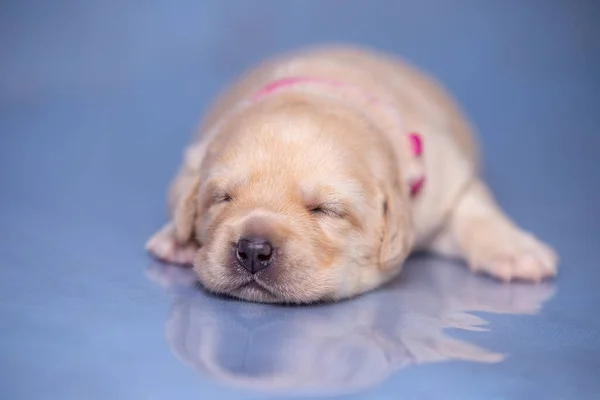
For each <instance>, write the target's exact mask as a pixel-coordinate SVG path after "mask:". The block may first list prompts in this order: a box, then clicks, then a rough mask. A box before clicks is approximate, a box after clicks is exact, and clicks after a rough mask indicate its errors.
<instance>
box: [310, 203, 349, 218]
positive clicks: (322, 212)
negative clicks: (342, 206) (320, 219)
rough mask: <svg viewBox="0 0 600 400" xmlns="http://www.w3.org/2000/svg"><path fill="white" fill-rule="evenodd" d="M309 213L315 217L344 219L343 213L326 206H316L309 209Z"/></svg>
mask: <svg viewBox="0 0 600 400" xmlns="http://www.w3.org/2000/svg"><path fill="white" fill-rule="evenodd" d="M309 211H310V213H311V214H312V215H315V216H324V217H332V218H342V217H343V216H344V215H343V213H342V212H340V211H339V210H337V209H333V208H328V207H324V206H314V207H311V208H309Z"/></svg>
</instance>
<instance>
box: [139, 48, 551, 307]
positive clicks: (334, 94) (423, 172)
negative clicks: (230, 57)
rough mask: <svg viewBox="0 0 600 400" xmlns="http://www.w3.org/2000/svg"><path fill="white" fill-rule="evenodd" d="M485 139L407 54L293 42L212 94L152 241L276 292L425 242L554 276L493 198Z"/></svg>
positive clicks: (214, 285) (501, 271) (478, 262)
mask: <svg viewBox="0 0 600 400" xmlns="http://www.w3.org/2000/svg"><path fill="white" fill-rule="evenodd" d="M476 147H477V146H476V143H475V139H474V135H473V128H472V127H471V125H470V124H469V122H468V121H467V119H466V118H465V117H464V116H463V114H462V113H461V110H460V109H459V108H458V106H457V105H456V104H455V103H454V102H453V100H452V99H451V98H450V96H449V95H448V94H446V93H445V91H444V89H443V88H442V87H441V86H440V85H439V84H438V83H436V82H435V81H434V80H433V79H432V78H430V77H429V76H427V75H425V74H424V73H422V72H420V71H418V70H417V69H416V68H414V67H412V66H411V65H409V64H407V63H406V62H404V61H402V60H400V59H398V58H396V57H393V56H390V55H386V54H382V53H380V52H378V51H375V50H370V49H362V48H355V47H347V46H322V47H316V48H308V49H300V50H298V51H296V52H293V53H287V54H283V55H280V56H279V57H274V58H272V59H269V60H267V61H265V62H263V63H262V64H260V65H258V66H256V67H255V68H254V69H252V70H251V71H249V72H248V73H247V74H245V75H244V76H242V77H241V78H240V79H239V80H238V81H237V82H235V83H234V84H233V85H232V86H231V87H230V88H229V89H228V90H226V91H225V92H224V93H223V94H222V96H221V97H219V98H218V99H217V100H216V102H215V103H214V105H213V107H212V108H211V109H210V110H209V112H208V114H207V115H206V116H205V118H204V120H203V123H202V124H201V126H200V129H199V134H198V135H197V137H196V138H195V139H194V140H193V141H192V143H191V144H190V145H189V147H188V148H187V149H186V152H185V155H184V160H183V164H182V166H181V169H180V171H179V172H178V174H177V176H176V177H175V179H174V182H173V184H172V187H171V190H170V196H169V210H170V215H171V220H170V222H169V223H167V224H166V225H165V226H164V227H163V228H162V229H160V230H159V231H158V232H157V233H156V234H155V235H154V236H152V237H151V238H150V240H149V241H148V243H147V245H146V248H147V250H148V251H149V252H150V253H152V254H153V255H154V256H155V257H157V258H159V259H161V260H164V261H166V262H172V263H181V264H193V266H194V271H195V272H196V274H197V276H198V278H199V280H200V282H201V283H202V284H203V286H204V287H205V288H206V289H208V290H209V291H212V292H216V293H223V294H227V295H231V296H234V297H237V298H240V299H245V300H250V301H259V302H273V303H277V302H282V303H313V302H317V301H331V300H339V299H344V298H349V297H352V296H355V295H358V294H360V293H363V292H366V291H369V290H371V289H373V288H376V287H378V286H380V285H382V284H383V283H385V282H387V281H389V280H390V279H391V278H393V277H394V276H396V275H397V274H398V273H399V272H400V271H401V269H402V263H403V261H404V260H405V259H406V257H407V256H408V255H409V253H410V252H412V251H415V250H426V251H431V252H435V253H438V254H441V255H444V256H448V257H455V258H456V257H458V258H461V259H464V260H466V261H467V262H468V265H469V267H470V269H471V270H473V271H474V272H481V273H486V274H488V275H491V276H493V277H496V278H499V279H500V280H502V281H511V280H525V281H531V282H539V281H541V280H542V279H544V278H548V277H552V276H554V275H555V274H556V271H557V256H556V254H555V252H554V251H553V250H552V249H551V248H550V247H549V246H547V245H545V244H544V243H542V242H540V241H539V240H538V239H536V238H535V237H534V236H533V235H532V234H530V233H527V232H525V231H523V230H522V229H521V228H519V227H518V226H517V225H516V224H515V223H514V222H512V221H511V220H510V218H509V217H508V216H507V215H505V213H504V212H503V211H502V210H501V209H500V208H499V207H498V205H497V204H496V202H495V200H494V198H493V196H492V194H491V193H490V190H489V189H488V187H487V186H486V184H485V183H484V182H483V180H482V178H481V177H480V176H479V175H478V164H479V160H478V155H477V149H476Z"/></svg>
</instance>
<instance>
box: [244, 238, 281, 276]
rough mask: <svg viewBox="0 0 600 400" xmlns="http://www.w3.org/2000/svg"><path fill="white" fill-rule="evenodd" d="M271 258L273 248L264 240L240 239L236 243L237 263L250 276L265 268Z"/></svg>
mask: <svg viewBox="0 0 600 400" xmlns="http://www.w3.org/2000/svg"><path fill="white" fill-rule="evenodd" d="M272 257H273V246H271V243H269V242H268V241H266V240H264V239H255V238H249V239H247V238H242V239H240V240H239V241H238V242H237V260H238V263H239V264H240V265H241V266H242V267H244V268H246V270H247V271H248V272H250V273H251V274H255V273H257V272H258V271H262V270H263V269H265V268H267V267H268V266H269V264H270V262H271V258H272Z"/></svg>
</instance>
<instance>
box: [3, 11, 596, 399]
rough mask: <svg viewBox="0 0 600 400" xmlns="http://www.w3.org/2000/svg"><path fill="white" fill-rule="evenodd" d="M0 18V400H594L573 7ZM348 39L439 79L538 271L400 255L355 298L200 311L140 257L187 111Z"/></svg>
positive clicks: (588, 78)
mask: <svg viewBox="0 0 600 400" xmlns="http://www.w3.org/2000/svg"><path fill="white" fill-rule="evenodd" d="M135 3H139V4H134V2H123V1H113V0H108V1H66V0H63V1H54V2H33V1H18V2H17V1H5V2H2V3H1V4H0V54H1V56H0V228H1V230H0V238H1V240H0V398H1V399H7V400H13V399H15V400H16V399H40V398H47V399H61V400H62V399H65V400H66V399H78V400H79V399H86V400H94V399H111V400H116V399H135V400H140V399H144V400H152V399H200V398H201V399H221V400H226V399H262V398H273V399H275V398H281V397H287V396H288V395H292V396H294V397H296V398H297V397H300V398H308V397H311V396H313V395H324V394H326V395H333V396H335V397H337V398H343V399H346V398H348V399H363V398H364V399H398V398H406V399H415V398H416V399H461V400H466V399H537V398H540V399H597V398H600V394H599V393H600V380H599V378H598V371H600V319H599V318H598V316H597V309H598V306H600V291H599V290H598V287H600V268H599V265H598V264H599V260H600V246H599V244H600V243H599V237H600V227H599V223H600V211H599V206H598V201H599V199H600V179H599V178H598V172H599V171H600V161H598V156H597V153H598V148H600V135H598V127H599V126H600V113H599V112H598V105H599V104H600V80H599V78H598V77H599V76H600V44H599V43H600V42H599V40H598V38H599V37H600V27H599V25H598V24H597V21H598V17H600V13H599V8H600V7H598V5H596V4H595V3H594V2H592V1H574V2H566V1H558V0H547V1H517V0H509V1H503V2H489V1H488V2H482V1H477V0H465V1H459V2H456V1H455V2H449V1H443V0H419V1H413V2H409V1H404V2H397V1H392V0H389V1H369V2H367V1H344V2H342V1H335V0H323V1H318V2H317V1H285V2H283V1H276V0H272V1H271V0H263V1H250V0H249V1H244V0H239V1H233V0H232V1H221V0H207V1H186V0H183V1H174V2H171V1H156V2H147V3H143V4H142V3H141V2H135ZM337 40H343V41H352V42H355V43H359V44H365V45H372V46H376V47H378V48H381V49H383V50H387V51H392V52H395V53H397V54H401V55H403V56H405V57H407V58H408V59H410V60H411V61H413V62H414V63H416V64H417V65H419V66H421V67H422V68H423V69H425V70H427V71H429V72H430V73H432V74H433V75H435V76H437V77H438V78H439V79H440V80H442V81H443V82H444V83H445V85H446V86H447V87H448V88H449V90H451V91H452V93H453V94H454V95H455V97H456V98H457V99H458V100H459V101H460V102H461V104H462V105H463V107H464V109H465V110H466V111H467V112H468V113H469V115H470V116H471V118H472V119H473V121H474V122H475V124H476V125H477V126H478V128H479V130H480V141H481V147H482V151H483V153H484V156H485V160H486V162H485V165H486V169H485V174H486V176H487V177H488V180H489V182H490V184H491V186H492V188H493V190H494V192H495V193H496V194H497V196H498V199H499V201H500V203H502V205H503V206H504V207H505V208H506V209H507V211H508V212H509V214H510V215H512V216H513V217H514V218H515V220H517V221H518V222H519V224H521V225H523V226H524V227H525V228H526V229H528V230H531V231H533V232H535V233H536V234H537V235H539V236H540V237H541V238H543V239H544V240H546V241H548V242H549V243H551V244H553V245H554V246H555V247H556V249H557V250H558V252H559V253H560V255H561V257H562V263H561V273H560V276H559V278H558V280H557V281H556V282H554V283H548V284H544V285H540V286H529V285H519V284H513V285H503V284H499V283H497V282H495V281H493V280H490V279H487V278H482V277H478V276H473V275H471V274H469V273H468V272H467V271H466V269H465V268H464V266H462V265H460V264H453V263H451V262H448V261H445V260H440V259H435V258H432V257H423V256H419V257H415V258H413V259H411V260H410V261H409V263H408V265H407V266H406V273H405V274H404V275H402V276H401V278H400V279H398V280H397V281H395V282H393V283H392V284H390V285H388V286H386V287H384V288H382V289H381V290H378V291H375V292H373V293H370V294H368V295H366V296H362V297H360V298H357V299H355V300H351V301H347V302H343V303H339V304H331V305H322V306H318V307H312V308H307V307H276V306H264V305H257V304H248V303H242V302H237V301H231V300H225V299H220V298H215V297H210V296H207V295H206V294H204V293H203V292H202V291H200V290H198V289H197V288H195V287H194V286H193V283H192V282H191V281H190V275H189V271H185V270H182V269H178V268H175V267H168V266H163V265H158V264H154V263H152V261H151V260H150V259H149V258H148V256H147V255H146V254H145V253H144V251H143V244H144V242H145V240H146V239H147V237H148V236H149V235H150V234H151V233H153V231H154V230H155V229H157V228H158V227H160V225H161V224H162V223H163V221H164V198H165V189H166V187H167V185H168V182H169V180H170V178H171V176H172V174H173V173H174V172H175V170H176V168H177V166H178V162H179V160H180V157H181V152H182V150H183V147H184V145H185V143H186V141H187V140H188V138H189V137H190V135H191V134H192V132H193V130H194V128H195V126H196V124H197V121H198V118H199V116H200V113H201V111H202V110H204V108H205V107H206V105H207V104H208V102H209V101H210V99H211V98H212V97H213V96H214V95H215V94H216V93H217V91H218V90H219V89H221V88H222V87H223V86H224V85H225V84H226V82H228V81H229V80H230V79H232V78H233V77H235V76H236V75H237V74H238V73H240V72H241V71H242V70H243V69H244V68H246V67H248V66H250V65H251V64H252V63H254V62H255V61H258V60H260V59H261V58H263V57H265V56H268V55H270V54H273V53H275V52H277V51H281V50H285V49H289V48H292V47H295V46H298V45H303V44H309V43H318V42H322V41H337Z"/></svg>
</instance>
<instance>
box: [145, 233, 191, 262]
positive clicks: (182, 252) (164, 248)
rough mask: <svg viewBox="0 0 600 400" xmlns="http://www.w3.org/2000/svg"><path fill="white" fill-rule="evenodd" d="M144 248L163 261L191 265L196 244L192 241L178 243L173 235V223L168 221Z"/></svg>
mask: <svg viewBox="0 0 600 400" xmlns="http://www.w3.org/2000/svg"><path fill="white" fill-rule="evenodd" d="M146 250H147V251H148V252H150V254H152V255H153V256H154V257H156V258H157V259H159V260H162V261H165V262H168V263H171V264H183V265H191V264H193V262H194V257H195V255H196V252H197V251H198V245H197V244H196V243H195V242H193V241H191V242H189V243H186V244H181V243H179V242H178V241H177V239H176V237H175V228H174V226H173V224H172V223H168V224H166V225H165V226H163V227H162V228H161V229H160V230H159V231H158V232H156V233H155V234H154V235H153V236H152V237H151V238H150V239H149V240H148V242H146Z"/></svg>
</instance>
